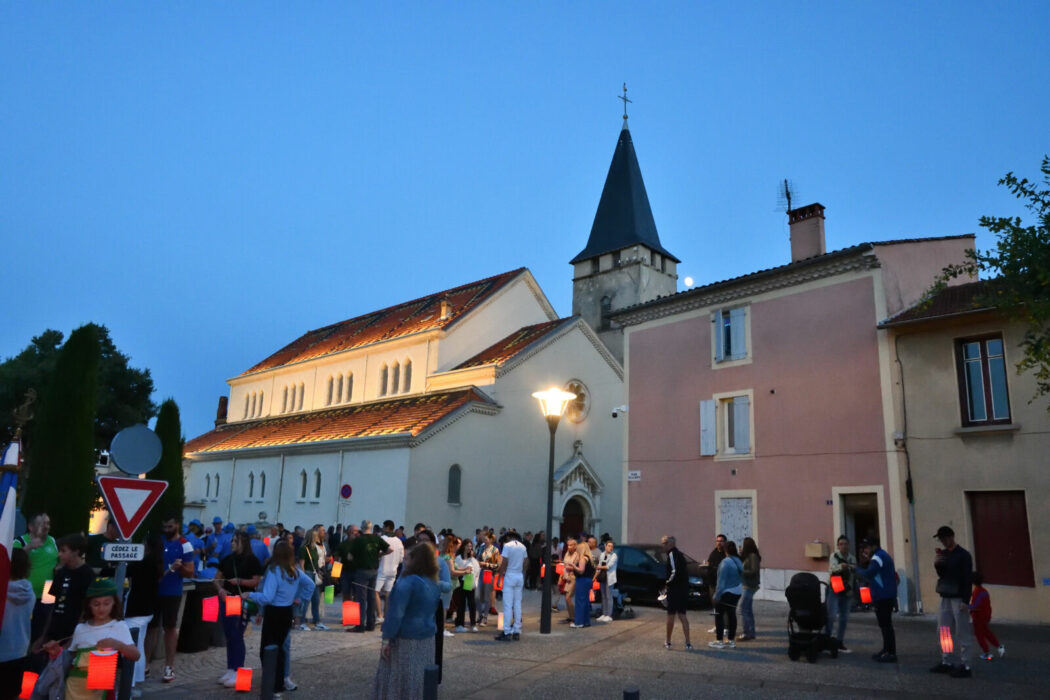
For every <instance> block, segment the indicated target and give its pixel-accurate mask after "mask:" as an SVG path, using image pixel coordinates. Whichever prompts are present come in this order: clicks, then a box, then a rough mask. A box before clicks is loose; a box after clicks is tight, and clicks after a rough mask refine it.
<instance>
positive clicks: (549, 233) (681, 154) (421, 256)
mask: <svg viewBox="0 0 1050 700" xmlns="http://www.w3.org/2000/svg"><path fill="white" fill-rule="evenodd" d="M1048 27H1050V3H1047V2H1042V1H1033V2H1008V3H992V2H988V3H973V2H920V3H914V2H890V3H843V2H828V3H816V2H804V3H798V2H796V3H772V2H745V3H717V4H716V3H700V2H689V3H685V2H660V3H642V2H636V3H625V2H572V3H564V2H562V3H537V2H532V3H523V2H519V3H511V2H494V1H493V2H487V3H475V2H398V3H361V2H332V3H320V2H310V3H304V2H295V3H292V2H252V3H247V2H105V3H103V2H29V1H28V0H23V1H14V0H8V1H7V2H4V3H2V4H0V241H2V244H3V245H2V253H0V256H2V259H3V260H4V265H3V267H4V271H5V275H4V280H3V285H2V291H0V300H2V301H0V309H2V318H3V334H2V336H0V358H6V357H9V356H11V355H13V354H15V353H17V352H18V351H19V350H21V349H22V348H23V347H24V346H25V345H26V344H27V343H28V342H29V340H30V338H31V337H32V336H33V335H36V334H38V333H40V332H41V331H43V330H44V329H45V328H57V329H59V330H62V331H64V332H66V333H68V332H69V331H70V330H71V329H72V328H74V327H76V326H78V325H81V324H83V323H86V322H88V321H95V322H98V323H103V324H106V325H107V326H109V328H110V330H111V331H112V334H113V337H114V340H115V341H116V343H117V345H118V347H120V348H121V349H122V350H123V351H125V352H126V353H128V354H130V355H131V358H132V363H133V364H134V365H135V366H139V367H148V368H150V369H151V370H152V372H153V376H154V379H155V382H156V386H157V394H156V398H157V399H158V400H160V399H163V398H166V397H168V396H172V397H174V398H175V399H176V400H177V401H178V402H179V405H180V407H181V409H182V418H183V427H184V431H185V433H186V436H187V437H188V438H189V437H193V436H195V435H197V434H199V433H201V432H204V431H205V430H207V429H208V428H210V426H211V422H212V420H213V418H214V412H215V404H216V400H217V398H218V396H219V395H221V394H224V393H225V392H226V385H225V383H224V380H225V379H226V378H228V377H231V376H234V375H236V374H238V373H240V372H241V371H243V370H245V369H247V368H248V367H249V366H250V365H252V364H253V363H255V362H257V361H258V360H260V359H262V358H263V357H265V356H267V355H268V354H270V353H271V352H273V351H274V350H276V349H277V348H279V347H281V346H282V345H284V344H285V343H287V342H290V341H291V340H293V339H294V338H296V337H297V336H299V335H300V334H301V333H302V332H304V331H306V330H308V329H311V328H315V327H318V326H322V325H327V324H329V323H333V322H336V321H339V320H342V319H345V318H349V317H352V316H355V315H358V314H360V313H364V312H367V311H370V310H373V309H376V308H380V307H383V306H387V305H390V304H394V303H397V302H400V301H404V300H407V299H411V298H414V297H417V296H420V295H424V294H428V293H431V292H435V291H439V290H441V289H444V288H447V287H450V286H454V285H458V284H462V283H465V282H469V281H471V280H474V279H478V278H481V277H486V276H489V275H493V274H497V273H499V272H503V271H505V270H508V269H512V268H515V267H519V266H527V267H529V268H530V269H531V270H532V272H533V274H534V275H535V276H536V278H537V279H538V280H539V282H540V284H541V285H542V286H543V288H544V290H545V291H546V293H547V295H548V297H549V298H550V300H551V302H552V303H553V304H554V307H555V308H556V309H557V310H558V312H559V313H561V314H563V315H568V314H569V313H570V311H571V291H572V285H571V268H570V266H569V265H568V261H569V260H570V259H571V258H572V257H573V256H574V255H575V254H576V253H578V252H579V251H580V250H581V249H582V248H583V246H584V244H585V243H586V240H587V234H588V233H589V231H590V226H591V221H592V219H593V217H594V212H595V208H596V206H597V203H598V196H599V194H600V192H601V187H602V184H603V182H604V178H605V173H606V170H607V168H608V166H609V160H610V158H611V157H612V152H613V148H614V146H615V143H616V137H617V133H618V131H619V128H620V110H621V103H620V102H619V101H618V100H617V99H616V97H617V95H618V94H619V93H620V86H621V84H622V83H623V82H624V81H626V82H627V85H628V89H629V96H630V97H631V99H632V100H633V101H634V103H633V105H631V107H630V113H631V119H630V124H631V132H632V135H633V137H634V142H635V146H636V148H637V152H638V157H639V161H640V163H641V167H642V173H643V174H644V177H645V182H646V186H647V189H648V192H649V199H650V202H651V203H652V208H653V213H654V215H655V218H656V223H657V227H658V229H659V232H660V237H661V240H662V242H663V244H664V246H665V247H667V248H668V249H669V250H670V251H671V252H673V253H674V254H675V255H676V256H677V257H679V258H681V259H682V261H683V263H682V265H681V266H680V268H679V274H680V283H681V280H682V279H684V278H685V276H686V275H689V276H692V277H693V278H695V279H696V281H697V283H699V284H703V283H706V282H712V281H715V280H719V279H724V278H726V277H731V276H735V275H739V274H744V273H747V272H751V271H754V270H758V269H761V268H766V267H770V266H774V265H779V264H783V263H785V262H788V261H789V259H790V251H789V243H788V228H787V222H786V217H785V215H784V213H783V211H782V210H778V203H777V184H778V182H780V180H781V179H783V178H785V177H787V178H790V179H791V180H792V181H793V182H794V183H795V185H796V187H797V190H798V192H799V197H798V198H797V199H796V204H806V203H809V202H813V201H819V202H821V203H823V204H824V205H825V206H826V207H827V238H828V248H829V249H836V248H842V247H845V246H849V245H853V244H855V243H859V242H862V241H871V240H881V239H890V238H900V237H919V236H941V235H949V234H960V233H969V232H977V233H979V229H978V225H977V222H978V218H979V217H980V216H981V215H982V214H1023V213H1024V210H1023V209H1022V208H1021V207H1020V206H1019V205H1018V204H1017V202H1016V201H1015V200H1014V199H1013V198H1012V197H1011V196H1010V195H1009V193H1008V192H1007V191H1005V190H1004V189H1002V188H999V187H997V186H996V181H997V180H998V178H999V177H1001V176H1002V175H1003V174H1004V173H1006V172H1007V171H1010V170H1013V171H1016V172H1018V173H1019V174H1025V175H1028V176H1033V175H1037V174H1038V166H1039V162H1040V160H1041V158H1042V156H1043V154H1044V153H1047V152H1050V90H1048V89H1047V86H1048V85H1050V54H1048V50H1047V49H1048V45H1047V28H1048ZM993 242H994V241H993V240H992V239H991V238H990V237H989V236H987V235H979V237H978V245H979V246H982V247H988V246H990V245H992V244H993Z"/></svg>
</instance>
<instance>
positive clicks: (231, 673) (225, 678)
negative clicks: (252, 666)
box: [219, 669, 237, 685]
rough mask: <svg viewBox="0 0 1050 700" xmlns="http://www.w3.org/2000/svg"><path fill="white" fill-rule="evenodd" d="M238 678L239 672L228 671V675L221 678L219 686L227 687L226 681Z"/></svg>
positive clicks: (225, 674)
mask: <svg viewBox="0 0 1050 700" xmlns="http://www.w3.org/2000/svg"><path fill="white" fill-rule="evenodd" d="M236 677H237V672H236V671H233V670H230V669H226V673H224V674H222V675H221V676H219V685H226V681H228V680H230V679H231V678H236Z"/></svg>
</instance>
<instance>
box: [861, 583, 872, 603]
mask: <svg viewBox="0 0 1050 700" xmlns="http://www.w3.org/2000/svg"><path fill="white" fill-rule="evenodd" d="M860 602H862V603H871V589H870V588H868V587H867V586H865V587H863V588H861V589H860Z"/></svg>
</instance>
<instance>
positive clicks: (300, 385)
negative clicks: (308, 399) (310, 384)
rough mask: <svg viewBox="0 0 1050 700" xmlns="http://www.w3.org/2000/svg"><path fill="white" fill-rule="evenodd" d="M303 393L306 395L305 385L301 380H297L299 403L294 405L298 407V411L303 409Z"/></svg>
mask: <svg viewBox="0 0 1050 700" xmlns="http://www.w3.org/2000/svg"><path fill="white" fill-rule="evenodd" d="M305 395H306V385H305V384H303V383H302V382H299V403H298V404H296V405H297V406H298V407H299V410H300V411H301V410H303V396H305Z"/></svg>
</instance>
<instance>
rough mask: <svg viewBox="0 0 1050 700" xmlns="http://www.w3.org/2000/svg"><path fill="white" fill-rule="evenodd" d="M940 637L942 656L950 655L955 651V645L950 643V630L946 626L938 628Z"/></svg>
mask: <svg viewBox="0 0 1050 700" xmlns="http://www.w3.org/2000/svg"><path fill="white" fill-rule="evenodd" d="M940 637H941V652H942V653H944V654H951V653H952V651H953V650H954V649H955V645H954V644H953V643H952V628H951V627H948V626H947V625H945V626H942V627H941V628H940Z"/></svg>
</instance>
